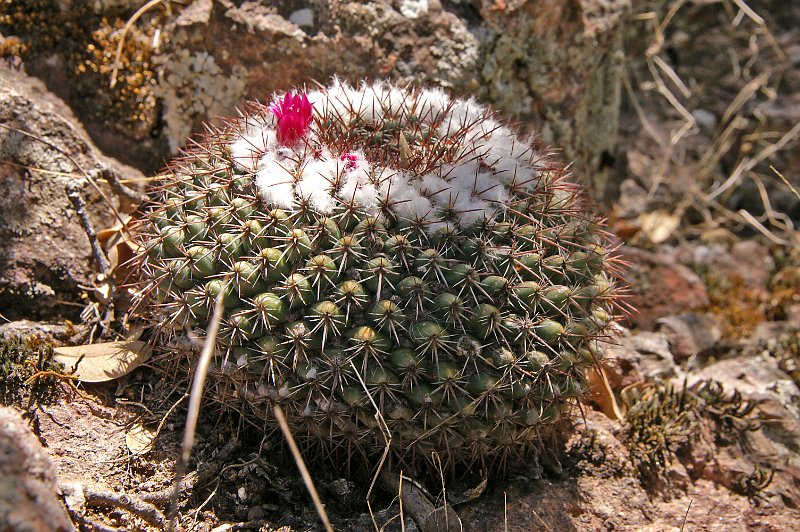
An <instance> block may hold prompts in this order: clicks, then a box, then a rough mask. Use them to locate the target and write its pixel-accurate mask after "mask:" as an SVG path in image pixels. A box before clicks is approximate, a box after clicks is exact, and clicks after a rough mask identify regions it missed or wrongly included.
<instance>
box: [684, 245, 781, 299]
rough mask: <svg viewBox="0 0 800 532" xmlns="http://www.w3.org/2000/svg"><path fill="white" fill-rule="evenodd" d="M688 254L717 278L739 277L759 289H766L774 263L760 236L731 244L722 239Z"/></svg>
mask: <svg viewBox="0 0 800 532" xmlns="http://www.w3.org/2000/svg"><path fill="white" fill-rule="evenodd" d="M683 254H684V255H688V252H684V253H683ZM686 258H687V259H689V260H691V261H692V262H693V263H694V265H695V267H696V268H702V269H704V270H706V271H708V273H709V275H710V276H713V277H714V278H716V279H719V280H735V279H739V280H741V281H742V282H743V283H744V285H745V286H746V287H747V288H748V289H752V290H757V291H758V292H759V293H766V290H767V280H768V279H769V276H770V271H771V270H772V269H773V268H774V267H775V264H774V261H773V260H772V257H771V256H770V253H769V249H767V247H766V246H764V245H762V244H761V243H759V242H758V241H757V240H742V241H739V242H735V243H734V244H732V245H731V246H730V247H729V246H727V245H725V244H720V243H712V244H709V245H702V246H696V247H694V248H692V249H691V257H686Z"/></svg>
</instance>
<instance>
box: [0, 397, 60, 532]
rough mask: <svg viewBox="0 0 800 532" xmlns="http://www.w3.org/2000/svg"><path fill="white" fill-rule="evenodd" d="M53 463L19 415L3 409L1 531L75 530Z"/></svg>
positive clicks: (0, 432) (0, 430) (0, 414)
mask: <svg viewBox="0 0 800 532" xmlns="http://www.w3.org/2000/svg"><path fill="white" fill-rule="evenodd" d="M56 480H57V479H56V471H55V468H54V467H53V464H52V462H51V461H50V459H49V458H48V457H47V454H45V452H44V450H42V446H41V444H40V443H39V441H38V440H37V439H36V436H34V435H33V434H32V433H31V431H30V430H29V429H28V427H27V426H26V425H25V422H24V421H23V419H22V416H20V415H19V414H18V413H17V412H15V411H14V410H11V409H10V408H5V407H2V406H0V529H2V530H7V531H10V532H45V531H57V532H67V531H72V530H75V528H74V527H73V526H72V523H70V520H69V518H68V517H67V512H66V510H65V509H64V507H63V506H62V504H61V502H60V501H59V500H58V497H57V495H56V493H57V491H58V485H57V482H56Z"/></svg>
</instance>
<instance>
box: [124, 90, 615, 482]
mask: <svg viewBox="0 0 800 532" xmlns="http://www.w3.org/2000/svg"><path fill="white" fill-rule="evenodd" d="M151 198H152V199H151V201H150V202H149V203H148V204H147V205H145V206H144V207H143V208H142V209H141V211H140V218H139V221H138V223H137V226H136V231H137V233H138V235H139V238H140V243H141V247H142V250H143V251H142V252H141V254H140V256H139V257H138V261H139V264H140V266H141V268H140V271H141V281H140V284H139V285H138V288H139V290H138V293H137V299H138V301H137V308H138V312H139V313H140V314H141V315H143V316H145V317H146V318H147V319H148V320H149V321H150V323H151V324H152V325H154V327H155V329H156V330H157V331H158V333H159V334H158V335H156V336H157V338H159V339H161V340H163V339H164V338H168V337H170V336H173V335H186V334H189V333H190V332H193V333H194V334H196V335H198V336H201V337H202V336H203V335H204V331H205V328H206V327H207V326H208V323H209V320H210V317H211V315H212V314H213V310H214V303H215V301H216V299H217V297H218V296H219V295H220V294H222V297H223V298H224V300H223V301H224V308H225V310H224V315H223V318H222V325H221V328H220V333H219V335H218V337H217V339H216V343H217V344H216V347H217V352H216V365H215V369H214V371H213V372H212V378H213V379H214V380H215V382H216V383H217V390H218V391H217V393H218V394H222V393H224V394H225V397H224V399H225V403H226V404H227V405H229V406H230V407H231V408H235V409H236V410H238V411H240V412H242V413H243V415H245V416H247V417H248V418H249V420H250V421H252V423H253V424H254V425H256V426H260V427H264V428H265V429H266V430H274V429H275V427H276V424H275V421H274V419H273V416H272V414H271V409H272V408H273V405H276V404H279V405H281V407H282V409H283V410H284V412H285V413H286V417H287V420H288V422H289V424H290V426H291V428H292V430H293V433H294V435H295V437H296V438H297V439H298V440H299V441H300V442H301V444H303V445H305V447H306V448H307V449H309V448H312V447H315V448H318V449H321V450H322V451H324V452H325V453H326V454H327V453H328V452H334V454H336V452H342V453H345V454H347V456H348V457H350V456H353V457H363V458H368V457H370V456H375V455H378V454H380V453H381V452H382V451H383V450H384V449H385V447H386V445H387V441H390V442H391V443H390V448H391V451H392V455H393V456H394V458H395V459H396V460H399V461H401V462H405V463H407V464H414V463H415V462H417V461H418V460H420V459H422V460H428V459H431V457H432V453H436V454H438V456H439V457H440V458H441V459H442V460H443V461H444V462H445V463H447V464H450V465H457V464H467V465H470V464H479V465H480V466H488V465H491V464H493V463H496V462H498V461H501V462H502V461H505V460H507V459H514V458H519V457H522V456H525V454H526V453H528V452H536V449H537V448H538V447H539V446H540V445H542V441H543V438H544V436H546V435H547V434H549V433H551V432H552V430H553V427H554V426H556V422H557V421H558V420H559V419H560V418H561V416H562V414H563V413H564V412H565V411H566V409H567V407H568V405H569V404H570V402H571V401H574V400H575V398H577V397H580V396H582V395H584V394H585V393H586V386H585V382H584V376H583V373H584V369H585V368H586V367H587V366H589V365H592V364H594V363H595V362H596V359H595V357H596V356H598V355H597V349H596V343H597V341H598V340H602V339H603V338H604V337H606V335H607V330H608V326H609V324H610V323H611V321H612V320H613V315H614V314H615V310H616V309H617V307H618V294H619V289H618V287H617V280H616V279H617V271H616V270H617V268H616V264H617V262H616V259H615V256H614V253H613V248H612V246H610V245H609V243H608V242H609V241H608V238H607V237H606V235H605V233H603V232H602V230H601V229H600V227H599V226H598V222H597V221H596V220H595V219H594V218H593V217H592V216H591V215H589V214H587V213H586V212H585V206H584V204H583V201H582V199H581V193H580V188H579V187H578V186H576V185H573V184H571V183H569V182H567V181H566V180H565V171H564V168H563V166H562V165H561V164H559V163H558V162H556V161H555V160H553V159H552V158H551V156H550V153H549V152H548V151H546V150H544V149H542V148H540V147H538V146H535V145H534V144H532V143H531V142H530V140H529V139H523V138H520V137H518V136H517V135H516V134H515V133H514V132H513V131H512V130H511V129H510V128H509V127H507V126H505V125H503V124H502V123H501V122H499V121H498V120H497V119H496V118H495V117H494V116H493V115H492V114H491V113H490V112H489V111H488V110H487V109H486V108H484V107H482V106H480V105H478V104H477V103H476V102H474V101H473V100H466V101H465V100H459V99H454V98H450V97H449V96H448V95H446V94H445V93H444V92H443V91H441V90H405V89H400V88H397V87H394V86H392V85H390V84H387V83H376V84H373V85H368V84H363V85H362V86H360V87H357V88H353V87H351V86H348V85H346V84H343V83H339V82H334V83H333V85H332V86H331V87H329V88H322V89H319V90H314V91H310V92H307V93H297V94H292V93H287V94H285V95H284V96H282V97H281V98H278V99H277V100H276V101H275V103H273V104H272V105H270V106H269V107H266V106H263V105H260V104H251V105H250V106H249V107H248V109H247V111H246V112H245V113H244V114H243V116H242V117H240V118H238V119H234V120H231V121H230V122H229V123H227V125H225V126H224V127H222V128H220V129H214V130H211V131H210V133H209V134H208V135H207V136H206V137H205V138H204V139H203V140H201V141H199V142H197V143H196V144H195V146H194V147H193V148H190V149H189V150H188V151H187V153H186V154H185V156H184V157H183V158H181V159H179V160H176V161H175V162H173V164H172V165H171V166H170V168H169V170H168V171H167V172H166V173H165V174H164V175H163V176H162V181H161V183H160V186H159V187H158V188H157V189H156V190H154V191H153V193H152V196H151ZM219 390H227V391H226V392H221V391H219ZM387 432H388V434H387ZM389 434H390V435H391V438H388V437H387V436H388V435H389Z"/></svg>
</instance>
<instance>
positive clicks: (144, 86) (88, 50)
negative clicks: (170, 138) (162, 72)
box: [75, 18, 159, 138]
mask: <svg viewBox="0 0 800 532" xmlns="http://www.w3.org/2000/svg"><path fill="white" fill-rule="evenodd" d="M124 26H125V22H124V21H123V20H121V19H116V20H115V21H114V22H113V23H111V22H110V21H109V20H108V19H106V18H103V19H102V20H101V22H100V27H99V28H98V29H96V30H95V31H93V32H92V41H91V42H89V43H88V44H87V45H86V47H85V51H84V54H83V59H82V60H80V61H79V62H78V63H77V65H76V67H75V71H76V73H77V74H78V75H86V76H94V77H95V78H96V83H95V84H94V92H95V95H94V96H95V98H96V101H97V103H98V112H100V113H103V115H104V116H105V117H106V120H105V122H106V123H108V125H109V126H111V127H114V126H116V127H121V128H123V129H124V130H126V131H130V130H131V129H132V130H133V131H134V132H135V134H136V136H137V138H141V137H143V136H144V135H147V134H148V133H149V132H150V130H151V129H152V127H153V126H154V124H155V121H156V118H157V115H158V110H157V101H156V97H155V95H154V94H153V87H154V86H155V84H156V72H155V63H154V55H155V52H156V45H157V42H156V41H157V39H158V37H157V33H158V32H159V25H158V21H157V20H153V21H150V22H148V23H141V24H140V25H134V26H131V27H130V28H129V29H128V31H127V33H126V32H124ZM123 36H124V39H125V42H124V45H123V46H122V51H121V53H120V54H119V57H118V58H117V53H116V51H117V47H118V45H119V43H120V41H121V39H123ZM115 61H118V66H119V70H118V72H117V79H116V84H115V85H114V87H113V88H110V87H109V85H110V81H111V79H110V77H111V75H112V73H113V71H114V66H115ZM131 126H133V127H131Z"/></svg>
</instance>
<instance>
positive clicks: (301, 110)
mask: <svg viewBox="0 0 800 532" xmlns="http://www.w3.org/2000/svg"><path fill="white" fill-rule="evenodd" d="M311 105H312V104H311V102H309V101H308V96H306V95H305V94H295V95H294V96H292V93H290V92H287V93H286V95H285V96H284V97H283V100H281V99H280V98H279V99H277V100H276V101H274V102H272V103H271V104H270V105H269V110H270V112H271V113H272V114H274V115H275V118H277V119H278V142H280V143H281V144H284V145H286V146H293V145H294V144H296V143H297V141H298V140H299V139H300V138H302V137H305V135H306V131H307V130H308V126H309V125H311V112H312V111H311Z"/></svg>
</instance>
